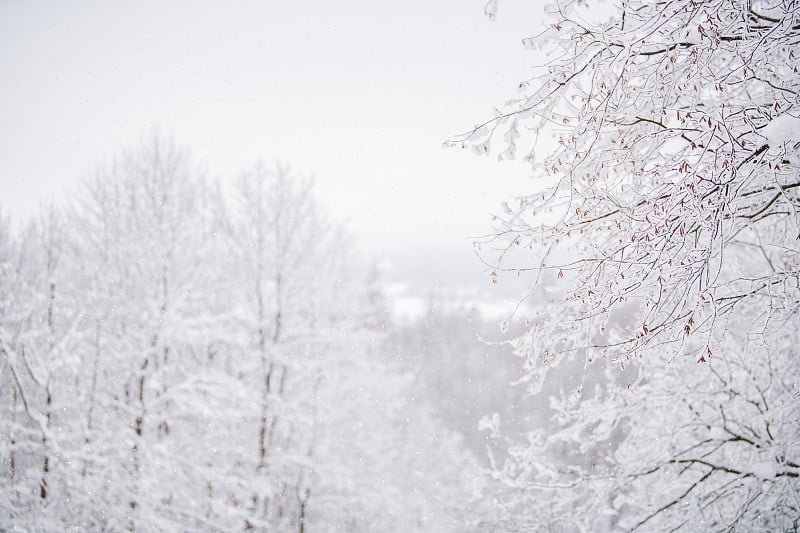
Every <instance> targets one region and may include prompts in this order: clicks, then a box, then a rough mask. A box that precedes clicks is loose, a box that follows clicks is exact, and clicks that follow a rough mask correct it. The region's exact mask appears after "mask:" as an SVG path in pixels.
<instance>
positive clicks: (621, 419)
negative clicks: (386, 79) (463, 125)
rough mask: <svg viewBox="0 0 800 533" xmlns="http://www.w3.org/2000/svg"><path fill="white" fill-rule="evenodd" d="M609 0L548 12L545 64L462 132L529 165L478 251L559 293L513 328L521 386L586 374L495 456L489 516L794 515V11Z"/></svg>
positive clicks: (661, 520) (739, 524) (797, 182)
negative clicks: (548, 419)
mask: <svg viewBox="0 0 800 533" xmlns="http://www.w3.org/2000/svg"><path fill="white" fill-rule="evenodd" d="M490 7H491V10H490V11H491V12H492V13H494V9H495V7H496V6H495V4H492V5H491V6H490ZM601 7H604V6H601ZM612 11H613V13H609V12H607V11H604V10H603V9H587V8H586V6H585V2H581V1H571V0H564V1H559V2H557V3H556V4H555V5H554V6H552V7H550V8H549V9H548V15H549V17H550V20H549V26H548V28H547V29H546V31H544V32H543V33H542V34H541V35H539V36H538V37H536V38H532V39H526V40H525V41H524V43H525V44H526V45H527V46H529V47H531V48H534V49H538V50H541V51H542V52H541V53H542V56H543V57H546V58H547V60H546V62H545V63H544V64H543V65H540V66H539V67H538V68H537V70H536V73H537V74H536V76H535V77H533V78H532V79H530V80H526V81H523V82H522V83H520V85H519V89H520V95H519V96H518V97H516V98H515V99H513V100H512V101H510V102H508V103H507V105H506V106H505V107H504V108H502V109H500V110H498V112H497V114H496V115H495V116H494V117H493V118H491V119H490V120H488V121H486V122H485V123H483V124H481V125H479V126H477V127H476V128H474V129H473V130H470V131H468V132H467V133H465V134H463V135H461V136H459V137H458V138H456V139H454V140H453V141H452V142H450V143H449V144H450V145H451V146H462V147H470V148H472V149H473V150H475V151H476V152H478V153H489V152H491V147H490V143H491V141H495V142H500V143H501V144H502V147H503V151H502V153H501V154H500V156H499V157H500V158H501V159H505V158H513V157H515V156H516V154H517V153H518V151H519V150H520V149H522V150H524V153H525V155H524V157H525V158H526V160H528V161H530V162H531V165H532V168H533V173H534V177H535V178H536V179H537V180H538V181H539V183H541V187H539V188H538V189H537V190H536V191H535V192H534V193H532V194H530V195H528V196H525V197H522V198H519V199H517V201H516V202H514V203H513V205H507V206H505V209H504V212H503V213H501V214H500V215H499V216H497V217H496V220H497V232H496V233H495V234H493V235H491V236H489V237H487V238H486V239H485V240H484V242H482V243H480V244H479V246H480V247H481V249H482V252H483V253H484V254H486V255H491V254H494V255H493V257H492V259H493V260H494V264H495V265H496V268H495V269H494V270H493V271H492V276H499V275H500V274H502V273H503V272H508V271H511V272H518V273H523V272H524V273H530V274H531V275H532V276H533V278H532V279H533V283H532V287H531V293H530V294H531V295H535V297H536V298H540V297H541V298H543V299H544V300H545V302H546V304H545V305H544V306H543V307H542V311H541V313H539V314H538V315H537V316H534V317H532V318H531V328H530V330H529V331H528V333H527V334H526V335H523V336H521V337H519V338H516V339H514V340H513V341H511V342H512V343H513V345H514V346H515V348H516V350H517V353H518V354H519V355H520V356H522V357H524V358H525V360H526V374H525V377H524V379H525V380H526V382H527V384H528V386H529V387H530V390H531V391H532V392H533V393H536V392H538V391H540V390H541V388H542V386H543V385H544V384H545V383H548V382H549V384H550V385H552V380H553V379H554V375H555V374H554V372H557V371H554V370H553V369H554V368H558V367H559V366H561V367H562V368H564V367H566V366H569V365H570V364H572V368H578V371H577V372H578V374H579V376H578V377H579V380H578V381H579V384H578V385H577V386H575V387H572V388H571V390H570V391H568V392H565V393H564V394H563V395H561V396H558V395H556V396H555V397H554V398H553V399H552V400H551V406H552V408H553V409H554V410H555V412H556V413H557V418H556V421H557V424H558V427H559V428H560V430H559V431H556V432H544V431H533V432H531V433H530V434H529V436H528V442H525V443H521V444H518V445H516V446H513V447H512V449H511V451H510V453H511V459H510V460H509V461H508V462H507V463H506V464H505V465H504V466H503V465H499V466H498V469H497V477H498V479H500V480H501V481H502V482H503V485H504V486H505V488H504V489H502V491H503V492H504V494H505V497H503V498H501V499H502V500H503V501H504V507H503V508H502V509H503V511H502V513H503V514H501V515H499V517H498V518H497V520H499V521H501V522H502V523H505V524H506V527H511V526H512V525H514V524H517V525H522V526H523V527H530V525H531V523H533V524H536V525H538V526H544V525H560V526H567V527H568V526H570V525H571V526H573V527H578V528H579V529H584V530H590V529H593V528H602V527H616V528H621V529H637V528H644V529H650V528H656V529H665V530H666V529H672V528H677V529H680V528H686V529H695V528H697V527H703V528H711V529H729V528H733V529H745V530H746V529H766V530H781V529H792V528H795V529H796V528H797V527H798V522H797V517H798V516H800V514H799V513H800V482H798V476H800V468H798V465H800V448H799V447H798V444H797V443H798V437H800V427H798V425H797V423H796V419H797V413H798V409H800V394H799V391H800V388H799V385H800V381H799V380H798V377H797V376H798V361H797V360H798V355H799V354H798V352H797V346H798V345H800V338H798V333H797V331H798V326H800V320H798V310H799V309H800V253H799V252H800V247H799V246H798V239H800V217H798V212H797V209H798V207H800V197H799V196H798V188H799V187H800V172H799V171H798V168H799V167H800V154H799V153H798V148H800V99H799V98H798V94H799V91H800V75H798V67H799V66H800V4H798V3H797V2H794V1H791V0H788V1H769V0H765V1H756V0H747V1H744V0H742V1H737V0H710V1H698V0H667V1H661V2H642V1H624V2H620V3H618V4H615V5H614V7H613V9H612ZM542 282H547V283H548V284H549V285H551V287H550V288H549V290H547V291H537V285H538V284H541V283H542ZM575 360H578V361H579V362H582V364H578V365H575V364H574V361H575ZM570 362H573V363H570ZM695 363H700V364H699V365H697V364H695ZM622 368H625V369H626V370H625V372H622V370H621V369H622ZM604 370H605V372H606V375H607V376H608V377H607V379H606V380H605V381H604V382H602V380H598V379H597V377H598V376H602V374H603V371H604ZM589 384H595V385H597V386H596V387H594V389H593V390H590V389H591V387H587V385H589ZM548 452H551V453H550V455H548ZM559 456H560V459H559ZM547 457H550V460H549V461H548V460H546V459H545V458H547ZM498 490H500V489H498ZM601 515H602V516H605V517H606V518H607V520H606V521H603V520H600V521H598V520H595V518H596V517H598V516H601Z"/></svg>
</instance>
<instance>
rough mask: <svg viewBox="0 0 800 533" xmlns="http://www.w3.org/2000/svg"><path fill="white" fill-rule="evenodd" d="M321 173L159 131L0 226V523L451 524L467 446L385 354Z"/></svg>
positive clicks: (470, 472)
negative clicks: (221, 180) (79, 186)
mask: <svg viewBox="0 0 800 533" xmlns="http://www.w3.org/2000/svg"><path fill="white" fill-rule="evenodd" d="M365 272H366V269H365V268H363V265H362V264H361V262H360V260H359V259H358V257H357V256H356V254H355V253H353V251H352V250H351V249H350V247H349V245H348V240H347V237H346V234H345V233H344V232H343V231H342V230H341V228H338V227H337V226H336V225H335V224H332V223H331V222H330V221H329V220H326V218H325V215H324V213H323V211H322V209H321V207H320V204H319V203H318V202H317V200H316V199H315V198H314V194H313V187H312V183H311V182H310V181H309V180H307V179H304V178H302V177H299V176H296V175H294V174H292V173H291V172H289V171H288V170H287V169H285V168H280V167H278V168H275V169H267V168H265V167H264V166H262V165H255V166H254V167H252V168H251V169H250V170H249V171H247V172H245V173H243V174H242V175H241V176H240V177H239V179H238V180H237V181H236V187H235V192H234V193H233V194H232V195H227V194H226V195H224V194H222V193H221V192H220V190H219V189H218V188H217V187H215V186H214V185H213V184H212V183H210V182H209V181H208V180H206V179H204V178H203V177H202V172H200V171H199V169H198V168H197V167H196V166H195V165H194V164H193V163H192V161H191V160H190V158H189V157H188V156H187V153H186V152H185V151H184V150H182V149H180V148H178V147H176V146H175V145H174V144H173V143H171V142H169V141H165V140H164V139H161V138H158V136H155V137H154V138H153V139H152V140H150V141H148V142H146V143H143V145H142V146H141V147H140V148H139V149H137V150H135V151H131V152H125V153H123V154H121V155H120V156H119V157H118V158H116V160H115V161H114V162H113V163H112V164H110V165H109V166H107V167H106V168H103V169H101V170H99V171H98V172H97V173H96V175H95V176H94V177H92V178H91V179H88V180H86V181H85V184H84V188H83V190H82V191H81V193H80V194H79V195H78V196H77V198H76V200H75V203H74V205H73V206H72V208H67V207H66V206H59V207H52V208H50V209H47V210H45V211H43V212H42V213H41V214H40V215H39V216H38V217H37V218H36V220H34V221H32V222H30V223H29V224H27V225H25V226H24V227H22V229H21V230H19V231H11V230H10V225H9V223H8V221H5V220H4V221H3V223H2V225H0V527H1V528H3V529H8V528H11V529H12V530H13V529H14V528H20V529H23V530H28V529H29V530H37V531H58V530H64V529H75V530H83V531H89V530H91V531H119V530H138V531H152V530H173V531H175V530H184V531H185V530H211V531H213V530H217V531H234V530H257V531H299V532H303V531H331V530H342V531H414V530H420V531H450V530H453V531H456V530H463V529H464V526H463V525H462V523H463V516H464V515H463V513H464V510H465V509H466V507H467V506H468V505H469V502H470V499H471V498H472V496H473V495H474V493H475V491H476V488H477V486H476V484H475V483H476V482H475V477H474V476H475V471H476V461H475V460H474V459H473V456H472V455H471V454H470V452H468V451H466V450H465V449H464V446H463V445H462V443H461V442H460V440H459V438H458V437H457V436H455V434H454V433H453V432H451V431H447V430H446V429H445V428H444V427H443V426H442V424H441V423H440V422H439V420H438V419H437V418H435V416H434V415H433V414H432V412H431V410H429V409H427V408H425V407H424V405H423V404H421V403H420V402H418V401H413V400H412V399H411V397H412V396H413V393H412V388H413V386H414V380H413V376H412V374H411V373H409V372H406V371H401V369H399V368H398V367H397V365H396V364H393V363H390V362H389V360H388V358H386V357H384V356H383V355H382V354H381V345H382V343H384V342H385V340H386V334H385V333H384V332H383V331H384V328H383V327H382V323H381V320H382V318H381V317H382V316H383V314H384V309H382V308H379V305H381V302H380V299H379V298H377V297H376V294H377V289H376V287H375V286H374V283H369V282H367V281H365V280H366V279H368V276H367V275H365Z"/></svg>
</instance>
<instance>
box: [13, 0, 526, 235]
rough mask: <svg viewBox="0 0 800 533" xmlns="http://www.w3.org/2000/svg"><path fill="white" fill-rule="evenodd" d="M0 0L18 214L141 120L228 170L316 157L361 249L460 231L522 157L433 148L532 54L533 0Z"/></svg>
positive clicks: (124, 138)
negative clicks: (495, 4)
mask: <svg viewBox="0 0 800 533" xmlns="http://www.w3.org/2000/svg"><path fill="white" fill-rule="evenodd" d="M483 3H484V0H474V1H467V2H465V1H464V0H443V1H436V2H430V1H404V2H397V1H391V2H381V1H375V0H365V1H345V2H322V1H319V2H302V1H298V2H271V1H259V2H205V1H185V2H181V1H170V2H142V1H137V2H105V1H104V2H80V1H79V2H37V1H15V0H4V1H3V2H2V3H0V80H2V82H0V117H2V120H0V162H1V163H2V164H1V165H0V186H1V188H0V190H2V200H1V202H2V204H3V205H4V206H5V208H6V209H7V210H9V211H11V213H12V214H13V215H15V216H24V215H27V214H30V213H32V212H33V211H34V210H35V208H36V206H37V205H39V204H40V203H41V202H43V201H46V200H47V199H49V198H52V197H55V198H58V197H60V196H61V195H63V194H65V193H66V191H68V190H69V189H70V188H71V187H72V186H73V185H74V184H75V183H76V182H77V181H78V180H79V179H80V178H81V176H82V175H86V174H88V173H90V172H91V170H92V169H93V168H94V167H95V166H97V165H98V164H101V163H103V162H104V161H106V160H108V158H109V157H110V156H111V155H113V153H114V152H116V151H117V150H118V149H119V148H122V147H126V146H130V145H132V144H135V143H136V142H137V141H138V140H139V139H140V138H141V137H142V136H143V135H145V134H146V133H148V132H149V131H150V130H152V128H153V127H154V126H155V125H158V126H159V127H160V128H161V129H162V130H163V131H164V132H166V133H168V134H171V135H173V136H174V137H175V138H176V140H177V141H178V142H179V143H181V144H183V145H186V146H188V147H189V148H190V149H191V151H192V153H193V155H194V156H195V157H196V159H198V160H201V161H203V162H205V163H206V164H207V166H208V168H209V171H210V174H211V175H212V176H215V177H220V178H223V179H229V178H230V177H232V176H234V175H235V174H236V173H237V172H238V171H239V170H240V169H242V168H244V167H246V166H248V165H250V164H251V163H252V162H253V161H255V159H256V158H257V157H259V156H260V157H262V158H264V159H265V160H267V161H272V160H280V161H282V162H285V163H287V164H289V165H291V166H292V167H293V168H295V169H297V170H299V171H302V172H305V173H311V174H313V175H314V176H315V177H316V179H317V184H318V190H319V193H320V196H321V197H322V198H323V199H324V200H325V201H326V202H327V203H328V204H329V206H330V209H331V211H332V212H333V213H334V214H335V215H336V216H339V217H342V218H348V219H349V220H350V226H351V228H352V230H353V231H354V232H355V233H356V234H358V235H359V236H360V239H361V242H362V243H363V244H364V245H365V246H366V247H368V248H371V249H374V250H376V251H383V250H388V251H392V250H395V249H398V248H399V249H403V248H408V247H409V246H440V245H445V244H453V243H455V242H461V240H462V239H463V238H464V237H465V236H467V235H469V234H475V233H480V232H483V231H485V230H486V228H487V227H488V220H487V216H486V213H487V212H488V211H489V210H491V209H493V208H494V207H495V206H496V205H497V204H498V202H499V201H501V200H502V199H504V198H506V197H507V196H508V194H510V193H511V192H514V191H516V192H521V191H522V190H524V188H525V179H526V177H527V169H526V167H525V166H524V165H522V164H515V163H510V164H503V165H500V164H498V163H497V162H496V160H495V159H494V158H493V157H492V158H488V157H485V158H479V157H477V156H473V155H471V154H469V153H467V152H460V151H451V150H444V149H442V148H441V143H442V141H443V140H445V139H446V138H448V137H449V136H450V135H452V134H454V133H458V132H460V131H463V130H465V129H467V128H468V127H469V126H470V125H472V124H474V123H476V122H478V121H479V120H480V119H483V118H485V117H488V116H489V115H490V113H491V107H492V105H495V104H498V103H501V102H502V101H503V100H504V99H505V98H506V97H508V96H510V95H512V94H513V90H514V87H515V86H516V84H517V83H518V82H519V81H520V80H521V79H522V78H524V76H525V75H526V74H527V73H528V65H530V64H532V63H534V62H535V57H532V56H531V54H532V53H531V52H526V51H524V50H523V49H522V46H521V44H520V41H521V38H522V37H524V36H527V35H530V34H533V33H534V32H536V31H537V30H538V28H539V25H540V18H541V17H540V13H541V7H540V6H539V5H536V4H538V3H537V2H530V3H528V4H534V5H525V4H526V3H524V2H522V1H514V0H506V2H505V3H501V6H500V13H499V17H498V19H497V21H496V22H494V23H490V22H489V21H488V20H487V19H486V17H485V16H484V14H483Z"/></svg>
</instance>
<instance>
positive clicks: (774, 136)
mask: <svg viewBox="0 0 800 533" xmlns="http://www.w3.org/2000/svg"><path fill="white" fill-rule="evenodd" d="M761 135H763V136H764V137H766V138H767V144H769V146H770V148H778V147H781V146H783V144H784V143H786V142H790V141H800V118H797V117H793V116H792V115H781V116H779V117H776V118H774V119H772V121H771V122H770V123H769V124H767V125H766V126H764V129H763V130H761Z"/></svg>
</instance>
